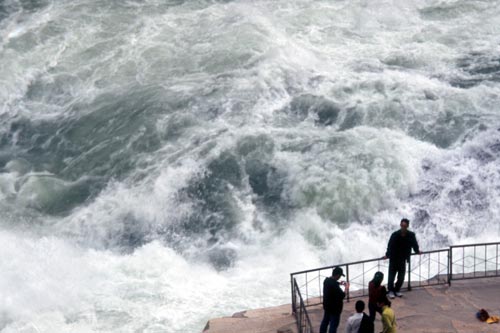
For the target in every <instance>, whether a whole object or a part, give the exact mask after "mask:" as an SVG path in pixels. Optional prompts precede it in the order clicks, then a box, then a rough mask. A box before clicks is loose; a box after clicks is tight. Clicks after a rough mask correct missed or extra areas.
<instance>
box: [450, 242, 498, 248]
mask: <svg viewBox="0 0 500 333" xmlns="http://www.w3.org/2000/svg"><path fill="white" fill-rule="evenodd" d="M499 244H500V242H492V243H478V244H463V245H450V249H453V248H460V247H469V246H485V245H499Z"/></svg>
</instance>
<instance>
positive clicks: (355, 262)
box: [290, 249, 449, 276]
mask: <svg viewBox="0 0 500 333" xmlns="http://www.w3.org/2000/svg"><path fill="white" fill-rule="evenodd" d="M448 251H449V250H448V249H440V250H432V251H424V252H422V253H421V254H432V253H437V252H448ZM414 255H419V254H418V253H412V256H414ZM379 260H386V259H384V257H380V258H374V259H367V260H360V261H353V262H348V263H344V264H339V265H330V266H324V267H320V268H312V269H308V270H305V271H299V272H293V273H290V275H292V276H294V275H298V274H304V273H310V272H316V271H322V270H326V269H332V268H334V267H336V266H351V265H359V264H366V263H368V262H373V261H379ZM387 260H388V259H387Z"/></svg>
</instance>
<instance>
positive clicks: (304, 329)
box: [292, 279, 313, 333]
mask: <svg viewBox="0 0 500 333" xmlns="http://www.w3.org/2000/svg"><path fill="white" fill-rule="evenodd" d="M292 286H293V288H292V290H294V294H293V295H292V303H293V304H295V307H296V309H297V311H295V312H294V313H295V317H296V318H297V327H298V328H299V332H301V333H313V327H312V324H311V319H310V318H309V314H308V313H307V310H306V306H305V304H304V299H303V298H302V295H301V294H300V290H299V287H298V286H297V281H295V279H293V280H292ZM297 303H298V307H297Z"/></svg>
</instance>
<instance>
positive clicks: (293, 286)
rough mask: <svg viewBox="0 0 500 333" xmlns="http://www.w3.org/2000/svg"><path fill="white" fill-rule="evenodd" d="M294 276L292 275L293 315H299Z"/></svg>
mask: <svg viewBox="0 0 500 333" xmlns="http://www.w3.org/2000/svg"><path fill="white" fill-rule="evenodd" d="M293 280H294V277H293V274H290V283H291V284H292V314H296V313H297V300H296V298H295V284H294V283H293Z"/></svg>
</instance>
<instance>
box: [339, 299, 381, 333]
mask: <svg viewBox="0 0 500 333" xmlns="http://www.w3.org/2000/svg"><path fill="white" fill-rule="evenodd" d="M355 309H356V313H355V314H353V315H352V316H350V317H349V319H347V326H346V329H345V331H346V333H373V331H374V329H375V328H374V325H373V321H372V320H371V319H370V317H368V316H367V315H366V313H364V312H363V310H364V309H365V302H363V301H361V300H360V301H357V302H356V305H355Z"/></svg>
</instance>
